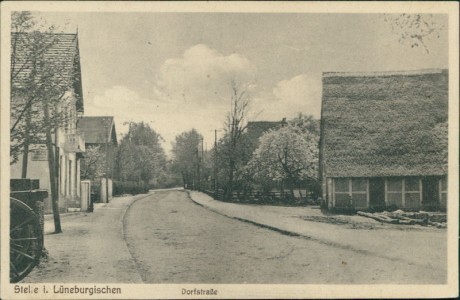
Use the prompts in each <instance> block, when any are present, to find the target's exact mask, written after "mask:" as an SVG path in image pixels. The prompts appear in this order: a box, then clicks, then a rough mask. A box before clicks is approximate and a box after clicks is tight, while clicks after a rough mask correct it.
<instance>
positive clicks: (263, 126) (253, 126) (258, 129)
mask: <svg viewBox="0 0 460 300" xmlns="http://www.w3.org/2000/svg"><path fill="white" fill-rule="evenodd" d="M285 125H287V122H286V118H283V119H282V120H281V121H249V122H248V124H247V127H246V133H247V136H248V140H249V141H250V145H249V146H250V147H251V152H252V151H254V150H256V149H257V147H258V146H259V139H260V137H261V136H262V135H263V134H264V133H266V132H268V131H269V130H276V129H279V128H281V127H283V126H285Z"/></svg>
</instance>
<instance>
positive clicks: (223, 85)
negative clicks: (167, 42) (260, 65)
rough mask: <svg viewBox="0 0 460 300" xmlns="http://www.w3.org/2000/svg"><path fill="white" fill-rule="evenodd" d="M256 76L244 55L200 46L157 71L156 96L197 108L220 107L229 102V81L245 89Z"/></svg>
mask: <svg viewBox="0 0 460 300" xmlns="http://www.w3.org/2000/svg"><path fill="white" fill-rule="evenodd" d="M254 75H255V67H254V65H253V64H252V63H251V62H250V61H249V60H248V59H247V58H246V57H244V56H242V55H240V54H237V53H234V54H230V55H228V56H225V55H223V54H222V53H220V52H218V51H217V50H215V49H211V48H209V47H208V46H206V45H204V44H199V45H195V46H193V47H191V48H190V49H188V50H186V51H185V52H184V54H183V56H182V57H180V58H174V59H168V60H166V61H165V62H164V64H163V66H162V67H161V69H160V74H159V76H158V78H157V82H156V95H157V96H158V97H161V98H163V99H164V100H167V101H171V102H176V103H182V104H189V103H192V104H197V105H205V106H208V105H209V104H212V105H216V104H218V105H222V104H224V103H226V102H227V101H228V96H229V86H230V82H231V81H232V80H234V81H236V82H238V83H239V84H242V85H244V86H248V85H250V84H252V82H253V80H254Z"/></svg>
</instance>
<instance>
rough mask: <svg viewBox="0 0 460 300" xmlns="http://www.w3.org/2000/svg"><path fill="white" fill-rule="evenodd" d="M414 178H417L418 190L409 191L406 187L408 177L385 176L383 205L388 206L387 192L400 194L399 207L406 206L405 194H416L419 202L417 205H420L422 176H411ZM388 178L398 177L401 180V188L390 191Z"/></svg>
mask: <svg viewBox="0 0 460 300" xmlns="http://www.w3.org/2000/svg"><path fill="white" fill-rule="evenodd" d="M412 178H414V179H417V181H418V191H410V190H407V189H406V180H407V179H408V177H401V178H395V177H389V178H385V206H388V194H401V204H402V207H401V208H406V194H418V195H419V198H418V202H419V207H422V198H423V184H422V178H420V177H415V176H414V177H412ZM390 179H392V180H393V179H399V180H401V190H400V191H390V190H388V181H389V180H390Z"/></svg>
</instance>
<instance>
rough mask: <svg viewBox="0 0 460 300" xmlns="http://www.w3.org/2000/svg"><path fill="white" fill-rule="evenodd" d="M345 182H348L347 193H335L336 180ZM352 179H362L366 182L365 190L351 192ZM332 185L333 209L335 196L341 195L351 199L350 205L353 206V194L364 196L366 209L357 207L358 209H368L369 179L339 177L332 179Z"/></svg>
mask: <svg viewBox="0 0 460 300" xmlns="http://www.w3.org/2000/svg"><path fill="white" fill-rule="evenodd" d="M338 179H340V180H347V181H348V191H346V192H342V191H340V192H337V191H336V180H338ZM353 179H364V180H365V182H366V190H365V191H354V190H353ZM332 185H333V191H332V195H333V203H334V207H335V206H336V194H342V195H348V196H349V197H350V199H351V203H350V204H351V205H354V203H353V194H360V195H366V207H363V206H359V207H358V208H368V207H369V178H368V177H346V178H343V177H339V178H333V180H332Z"/></svg>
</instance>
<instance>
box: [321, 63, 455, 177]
mask: <svg viewBox="0 0 460 300" xmlns="http://www.w3.org/2000/svg"><path fill="white" fill-rule="evenodd" d="M333 74H334V73H326V74H325V76H323V103H322V118H321V123H322V124H321V127H322V130H321V164H322V167H323V170H324V171H325V174H326V176H328V177H372V176H417V175H442V174H445V173H447V170H446V162H447V152H446V151H445V149H447V130H446V129H447V115H448V77H447V70H437V71H434V70H429V71H428V72H424V71H418V72H416V71H411V72H407V73H404V72H397V73H395V72H392V73H378V74H377V75H375V74H374V75H372V74H365V75H363V74H359V75H356V73H353V74H349V75H347V74H343V73H340V74H339V75H337V76H335V75H333Z"/></svg>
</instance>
